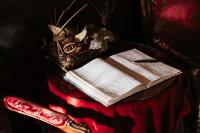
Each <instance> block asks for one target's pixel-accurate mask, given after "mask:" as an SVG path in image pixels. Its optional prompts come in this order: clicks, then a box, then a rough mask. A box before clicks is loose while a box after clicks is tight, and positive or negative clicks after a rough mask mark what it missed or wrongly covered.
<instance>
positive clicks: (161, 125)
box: [48, 77, 190, 133]
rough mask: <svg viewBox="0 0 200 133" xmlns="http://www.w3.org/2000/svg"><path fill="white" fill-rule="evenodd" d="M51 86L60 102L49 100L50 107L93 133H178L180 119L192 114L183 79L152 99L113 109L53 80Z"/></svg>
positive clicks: (121, 103) (124, 102) (126, 103)
mask: <svg viewBox="0 0 200 133" xmlns="http://www.w3.org/2000/svg"><path fill="white" fill-rule="evenodd" d="M48 85H49V90H50V94H51V95H52V96H53V97H55V99H57V102H54V103H53V102H52V103H51V100H50V101H49V107H50V108H52V109H54V110H55V109H59V108H55V107H62V108H64V109H65V110H66V112H65V113H66V114H67V115H69V116H71V117H72V118H73V119H74V120H75V121H76V122H80V123H84V124H86V125H87V126H88V127H89V128H90V129H91V130H92V133H175V131H176V129H177V127H178V125H179V122H180V120H181V119H182V118H183V117H184V116H186V115H187V114H188V113H189V112H190V105H189V102H188V99H187V96H186V95H185V93H184V88H183V86H182V83H181V77H177V78H176V79H175V80H174V81H173V82H172V83H171V84H170V86H169V87H167V88H166V89H165V90H163V91H162V92H160V93H159V94H156V95H154V96H153V97H151V98H147V99H144V100H127V101H122V102H119V103H116V104H114V105H112V106H110V107H104V106H103V105H101V104H100V103H98V102H96V101H93V100H90V99H89V100H88V97H87V96H86V95H85V94H83V93H82V92H80V91H78V90H77V89H72V90H70V87H68V88H67V89H69V92H63V90H65V89H66V88H64V89H63V88H61V87H60V86H59V85H57V84H56V82H54V81H53V80H52V79H49V81H48ZM52 96H51V97H52ZM58 101H61V103H62V104H60V102H58ZM55 132H56V133H57V132H59V131H55Z"/></svg>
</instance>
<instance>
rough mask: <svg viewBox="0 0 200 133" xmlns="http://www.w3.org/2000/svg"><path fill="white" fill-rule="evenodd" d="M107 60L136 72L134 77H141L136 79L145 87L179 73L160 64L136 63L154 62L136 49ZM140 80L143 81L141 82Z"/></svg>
mask: <svg viewBox="0 0 200 133" xmlns="http://www.w3.org/2000/svg"><path fill="white" fill-rule="evenodd" d="M109 58H111V59H113V60H115V61H117V62H118V63H120V64H121V65H123V66H125V67H127V68H128V69H130V70H132V71H134V72H136V73H137V74H136V76H137V75H141V78H139V76H137V78H136V79H138V80H139V81H140V82H142V83H143V84H145V85H146V86H147V87H150V86H152V85H155V84H157V83H159V82H161V81H164V80H166V79H167V78H170V77H172V76H175V75H178V74H180V72H181V71H180V70H178V69H175V68H173V67H171V66H169V65H166V64H164V63H162V62H137V61H144V60H155V59H154V58H152V57H150V56H148V55H146V54H145V53H143V52H141V51H139V50H137V49H131V50H128V51H125V52H122V53H118V54H115V55H112V56H110V57H109ZM109 58H108V59H109ZM142 77H143V78H142ZM145 78H146V79H148V80H149V82H145V81H147V80H144V79H145ZM140 79H143V81H142V80H140Z"/></svg>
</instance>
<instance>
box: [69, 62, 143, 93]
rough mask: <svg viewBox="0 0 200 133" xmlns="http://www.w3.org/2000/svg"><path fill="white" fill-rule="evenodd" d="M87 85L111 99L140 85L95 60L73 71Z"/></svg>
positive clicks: (131, 78) (122, 73)
mask: <svg viewBox="0 0 200 133" xmlns="http://www.w3.org/2000/svg"><path fill="white" fill-rule="evenodd" d="M73 72H74V73H75V74H76V75H78V76H80V77H81V78H82V79H84V80H85V81H86V82H88V83H89V84H91V85H93V86H94V87H95V88H97V89H99V90H100V91H102V92H103V93H104V94H107V95H109V96H112V97H120V96H122V95H124V94H126V93H127V92H129V91H130V90H132V89H133V88H134V87H137V86H139V85H141V83H140V82H139V81H137V80H136V79H135V78H133V77H132V76H130V75H128V74H126V73H124V72H122V71H120V70H118V69H117V68H115V67H113V66H112V65H110V64H108V63H107V62H105V61H104V60H103V59H100V58H97V59H94V60H93V61H91V62H89V63H87V64H86V65H84V66H82V67H80V68H78V69H76V70H74V71H73Z"/></svg>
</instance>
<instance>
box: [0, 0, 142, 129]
mask: <svg viewBox="0 0 200 133" xmlns="http://www.w3.org/2000/svg"><path fill="white" fill-rule="evenodd" d="M66 4H67V3H66V0H53V1H48V0H0V96H1V98H3V97H4V96H7V95H10V96H19V97H21V98H25V99H29V100H31V101H34V102H37V103H41V104H43V103H45V102H44V101H45V99H43V97H42V96H41V94H42V92H43V91H44V90H45V89H46V87H47V85H46V83H47V82H46V79H47V77H46V76H47V73H46V72H47V65H48V62H47V61H46V59H45V57H44V51H42V50H41V46H42V45H43V43H42V41H41V39H42V37H43V36H44V35H46V33H47V31H48V30H47V27H46V24H47V23H49V14H52V12H53V8H54V7H57V8H58V9H63V8H65V5H66ZM80 5H82V4H81V3H80V2H78V1H77V3H76V4H75V5H74V7H73V9H79V8H80ZM72 12H73V10H72ZM69 14H70V12H69ZM100 21H101V19H100V17H99V15H98V13H97V12H96V10H94V8H93V7H91V6H88V8H87V9H86V10H84V11H83V12H82V13H81V14H79V15H78V16H77V17H75V18H74V19H73V20H72V21H71V23H69V25H70V26H75V25H79V28H82V27H83V26H85V25H86V24H87V23H96V24H100ZM109 28H111V29H112V31H113V32H114V34H115V35H116V37H117V38H118V39H120V40H129V41H141V39H142V32H141V31H142V23H141V13H140V5H139V0H123V1H121V0H118V1H116V7H115V9H114V11H113V13H112V14H111V17H110V20H109ZM122 47H123V46H122ZM6 114H8V119H9V123H10V125H11V131H12V132H13V133H18V132H24V131H26V132H27V131H28V132H30V133H32V132H33V133H36V132H37V133H39V132H42V131H43V129H42V128H41V127H40V126H39V125H38V124H36V123H35V121H34V120H33V119H31V118H28V117H23V116H22V115H19V114H16V113H12V112H10V111H7V113H5V112H1V113H0V117H1V116H2V115H6ZM1 118H2V119H3V117H1ZM5 118H6V117H5ZM4 121H5V120H1V119H0V125H1V123H4ZM3 128H4V127H2V126H0V129H1V130H0V131H2V130H3Z"/></svg>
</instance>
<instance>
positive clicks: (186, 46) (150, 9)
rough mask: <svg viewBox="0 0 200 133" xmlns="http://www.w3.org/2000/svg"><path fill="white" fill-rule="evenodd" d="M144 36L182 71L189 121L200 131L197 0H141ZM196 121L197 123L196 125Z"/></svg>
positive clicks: (199, 40) (199, 22) (199, 30)
mask: <svg viewBox="0 0 200 133" xmlns="http://www.w3.org/2000/svg"><path fill="white" fill-rule="evenodd" d="M140 2H141V11H142V16H143V25H144V26H143V36H144V40H145V41H147V42H151V44H152V45H153V46H155V47H157V48H159V49H160V50H161V51H162V52H163V53H165V54H167V55H168V56H169V57H170V58H171V59H173V60H174V61H175V62H176V65H177V67H178V68H179V69H181V70H182V71H183V74H184V76H185V77H184V80H185V81H186V82H185V85H186V92H187V93H188V96H189V99H190V101H191V105H192V112H191V114H190V118H188V119H190V120H189V121H190V122H189V123H190V126H191V129H192V131H193V130H195V131H193V132H199V131H200V124H199V119H200V118H199V116H200V111H199V107H200V95H199V94H200V54H199V53H198V49H199V45H198V43H199V42H200V38H199V35H200V28H199V27H200V17H199V15H198V12H199V11H200V8H199V2H198V1H197V0H185V1H184V0H151V1H150V0H140ZM194 125H195V127H194Z"/></svg>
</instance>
